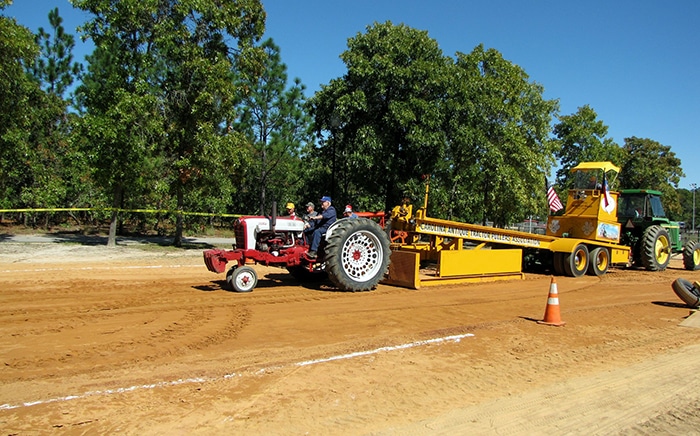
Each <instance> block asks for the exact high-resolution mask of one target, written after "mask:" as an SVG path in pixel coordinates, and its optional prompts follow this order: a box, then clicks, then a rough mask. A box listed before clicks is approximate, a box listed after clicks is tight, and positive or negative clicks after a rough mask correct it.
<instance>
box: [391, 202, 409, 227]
mask: <svg viewBox="0 0 700 436" xmlns="http://www.w3.org/2000/svg"><path fill="white" fill-rule="evenodd" d="M412 216H413V205H412V204H411V197H410V196H409V195H408V194H406V193H404V195H403V200H402V201H401V205H399V206H396V207H394V208H393V209H392V210H391V229H392V230H408V228H409V224H408V221H409V220H410V219H411V217H412Z"/></svg>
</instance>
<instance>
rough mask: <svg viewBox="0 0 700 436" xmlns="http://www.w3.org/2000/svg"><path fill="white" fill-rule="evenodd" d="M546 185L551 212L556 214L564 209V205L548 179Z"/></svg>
mask: <svg viewBox="0 0 700 436" xmlns="http://www.w3.org/2000/svg"><path fill="white" fill-rule="evenodd" d="M545 183H546V184H547V202H548V203H549V210H551V211H552V212H554V213H556V212H558V211H560V210H562V209H564V205H563V204H561V200H559V196H558V195H557V193H556V191H555V190H554V186H550V185H549V182H548V181H547V180H546V179H545Z"/></svg>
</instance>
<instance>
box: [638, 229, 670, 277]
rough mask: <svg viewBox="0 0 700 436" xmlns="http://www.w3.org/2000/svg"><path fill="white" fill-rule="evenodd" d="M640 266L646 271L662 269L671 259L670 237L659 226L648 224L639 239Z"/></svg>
mask: <svg viewBox="0 0 700 436" xmlns="http://www.w3.org/2000/svg"><path fill="white" fill-rule="evenodd" d="M640 254H641V259H642V266H644V268H646V269H647V271H663V270H665V269H666V267H667V266H668V263H669V262H670V261H671V239H670V238H669V237H668V232H667V231H666V229H664V228H663V227H661V226H649V227H648V228H647V229H646V230H644V234H643V235H642V241H641V253H640Z"/></svg>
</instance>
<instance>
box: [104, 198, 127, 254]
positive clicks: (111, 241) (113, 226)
mask: <svg viewBox="0 0 700 436" xmlns="http://www.w3.org/2000/svg"><path fill="white" fill-rule="evenodd" d="M123 195H124V189H123V188H122V186H121V185H117V186H116V187H115V188H114V198H113V200H112V207H113V208H114V209H113V210H112V220H111V221H110V223H109V236H108V237H107V246H108V247H116V246H117V225H118V224H119V205H121V204H122V196H123Z"/></svg>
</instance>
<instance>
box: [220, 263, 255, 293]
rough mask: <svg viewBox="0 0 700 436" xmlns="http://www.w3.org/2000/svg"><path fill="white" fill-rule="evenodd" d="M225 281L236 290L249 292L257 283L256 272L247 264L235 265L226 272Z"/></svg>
mask: <svg viewBox="0 0 700 436" xmlns="http://www.w3.org/2000/svg"><path fill="white" fill-rule="evenodd" d="M226 281H227V282H228V284H229V286H231V289H233V290H234V291H236V292H250V291H252V290H253V288H255V286H256V285H257V284H258V274H257V273H256V272H255V270H254V269H253V268H251V267H249V266H235V267H233V268H231V269H230V270H229V271H228V273H227V274H226Z"/></svg>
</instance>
